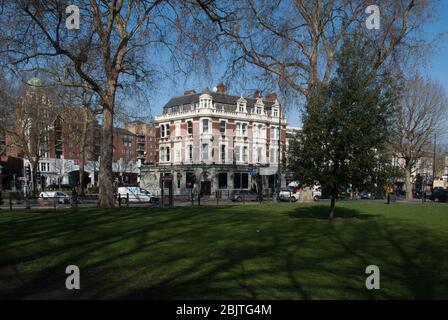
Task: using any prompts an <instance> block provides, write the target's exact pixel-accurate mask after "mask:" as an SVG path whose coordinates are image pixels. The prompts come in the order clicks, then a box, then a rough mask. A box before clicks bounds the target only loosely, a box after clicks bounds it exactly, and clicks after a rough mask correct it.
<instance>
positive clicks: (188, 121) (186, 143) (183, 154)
mask: <svg viewBox="0 0 448 320" xmlns="http://www.w3.org/2000/svg"><path fill="white" fill-rule="evenodd" d="M155 128H156V137H157V143H158V144H157V149H158V153H159V154H158V163H157V164H155V165H146V166H142V168H141V183H140V184H141V186H142V187H144V188H146V189H148V190H153V191H154V192H159V190H160V185H159V181H160V178H161V176H167V175H168V176H170V177H172V179H173V190H174V194H176V195H187V194H189V192H190V190H189V189H191V188H192V187H195V188H196V189H197V191H198V192H202V194H205V195H210V194H211V195H213V194H214V193H215V191H217V190H220V191H223V192H229V191H232V190H235V189H237V190H241V189H247V190H249V189H253V190H256V191H262V192H264V193H269V192H272V191H273V190H274V188H275V187H276V184H277V181H278V179H277V173H278V170H279V160H283V159H284V157H285V140H286V120H285V117H284V115H283V113H282V110H281V106H280V104H279V102H278V101H277V97H276V95H275V94H274V93H271V94H269V95H267V96H266V97H265V98H264V99H263V98H262V97H261V94H260V92H259V91H257V92H256V93H255V94H254V96H253V97H250V98H244V97H242V96H234V95H230V94H227V93H226V92H225V87H224V85H223V84H220V85H218V86H217V90H216V92H210V91H209V90H208V89H205V90H204V91H203V92H202V93H196V92H195V91H194V90H191V91H187V92H185V94H184V95H183V96H180V97H174V98H172V99H171V100H170V101H169V102H168V103H167V104H166V105H165V106H164V109H163V114H162V115H160V116H157V117H156V118H155ZM279 128H281V130H279ZM279 151H280V152H279ZM257 177H259V178H257ZM194 179H195V180H196V185H195V186H193V183H192V182H193V181H194ZM257 179H258V181H257ZM281 181H282V185H283V186H284V178H283V179H281ZM257 189H262V190H257Z"/></svg>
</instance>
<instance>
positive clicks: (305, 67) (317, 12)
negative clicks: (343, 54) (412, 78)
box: [191, 0, 431, 98]
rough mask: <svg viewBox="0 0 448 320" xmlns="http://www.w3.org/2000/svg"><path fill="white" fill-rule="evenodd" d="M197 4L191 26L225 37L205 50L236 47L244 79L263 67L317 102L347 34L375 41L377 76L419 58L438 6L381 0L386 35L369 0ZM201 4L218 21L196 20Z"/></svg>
mask: <svg viewBox="0 0 448 320" xmlns="http://www.w3.org/2000/svg"><path fill="white" fill-rule="evenodd" d="M192 3H193V4H194V5H193V6H192V7H193V8H192V9H191V12H192V17H193V18H192V22H191V23H192V24H193V25H196V30H201V31H202V30H204V29H205V30H207V31H208V32H204V33H206V34H207V33H209V34H211V35H212V36H211V37H213V36H215V35H217V34H218V36H219V38H220V39H224V40H222V41H220V42H217V41H213V40H214V38H211V37H209V38H207V39H208V40H202V44H201V45H204V42H205V41H208V45H209V47H213V46H215V49H216V50H215V51H220V50H219V49H220V48H219V46H222V45H224V46H225V47H227V48H229V49H230V52H231V53H232V59H231V60H230V64H231V67H233V68H234V69H235V71H237V72H238V73H237V75H238V76H241V74H242V72H241V70H242V67H244V66H246V65H248V64H249V65H252V66H256V67H257V68H259V69H260V70H262V72H263V75H264V77H266V78H269V79H274V80H276V81H277V82H279V84H280V87H288V88H289V89H292V90H293V91H295V92H297V93H299V94H300V95H302V96H303V97H305V98H308V97H310V95H311V94H312V92H313V90H314V88H315V87H316V84H317V83H319V82H329V80H330V79H331V77H332V75H333V73H334V67H335V66H334V64H335V61H334V60H335V55H336V53H337V51H338V50H339V48H340V46H341V45H342V44H343V42H344V40H345V38H346V36H347V35H352V34H353V33H361V34H362V35H363V37H364V38H366V39H369V40H371V41H372V42H373V43H375V44H376V58H375V60H374V61H372V64H371V70H372V72H375V70H377V69H378V68H380V67H381V66H382V65H383V64H384V63H387V62H389V61H391V60H394V59H397V58H398V57H400V58H401V57H403V54H404V53H406V52H407V53H408V52H409V50H410V49H412V50H413V53H414V54H415V52H416V50H417V49H418V45H419V44H421V43H422V37H421V35H420V33H419V30H421V28H422V26H423V25H424V22H426V21H427V20H428V19H429V18H430V17H431V6H430V3H431V1H426V0H397V1H388V0H383V1H377V2H376V4H377V5H378V7H379V9H380V12H379V13H380V29H379V30H369V29H367V27H366V21H367V18H368V17H369V15H370V13H366V9H367V8H368V7H369V5H371V4H372V3H371V1H367V0H316V1H303V0H286V1H280V0H273V1H272V0H244V1H238V2H235V1H225V0H224V1H205V0H194V1H192ZM195 6H196V7H199V8H200V9H201V10H202V12H203V13H205V16H206V17H208V20H209V21H211V22H213V24H211V25H210V23H207V22H206V20H205V19H203V17H201V15H200V14H199V13H196V15H195V14H194V13H195V10H194V7H195ZM198 25H200V27H198ZM213 28H214V30H215V32H213ZM209 30H210V31H209ZM218 36H216V37H218ZM195 39H196V38H195ZM405 49H407V50H405ZM398 53H400V55H398ZM395 61H396V60H395Z"/></svg>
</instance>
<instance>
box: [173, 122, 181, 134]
mask: <svg viewBox="0 0 448 320" xmlns="http://www.w3.org/2000/svg"><path fill="white" fill-rule="evenodd" d="M181 123H182V121H176V122H174V128H175V131H174V134H175V136H176V137H181V136H182V133H181V131H182V130H181Z"/></svg>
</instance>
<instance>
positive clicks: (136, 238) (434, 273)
mask: <svg viewBox="0 0 448 320" xmlns="http://www.w3.org/2000/svg"><path fill="white" fill-rule="evenodd" d="M278 208H280V207H278ZM248 209H250V210H248ZM257 210H258V211H257ZM278 210H279V211H278V212H269V211H266V210H265V211H263V208H261V207H260V208H259V209H257V207H256V206H254V207H253V208H252V207H247V206H246V207H244V206H241V207H238V206H236V207H231V208H230V207H207V208H205V207H203V208H202V207H201V208H184V209H175V210H164V211H160V212H153V213H152V214H151V215H148V213H147V212H145V211H138V210H136V211H132V212H127V213H125V212H122V213H116V214H115V215H113V216H111V212H107V211H106V212H104V213H92V212H89V213H83V212H80V213H76V214H73V215H66V216H64V217H63V218H60V219H59V221H58V222H55V221H54V219H53V217H47V218H45V219H30V220H29V221H28V223H27V222H26V221H25V220H23V221H20V223H19V224H14V223H11V224H9V225H8V224H7V225H8V226H9V227H10V228H15V230H13V229H10V230H8V231H7V232H5V233H2V234H0V241H1V243H2V244H5V246H4V247H2V249H1V255H0V272H2V269H3V270H6V271H8V270H9V271H8V272H6V273H5V274H4V275H5V276H8V277H11V278H13V279H12V281H11V282H10V284H9V286H8V287H4V288H0V296H2V297H3V298H7V299H30V298H37V299H47V298H50V299H104V298H113V299H117V298H118V299H335V298H336V299H400V298H411V299H412V298H417V299H432V298H447V297H448V276H447V275H446V272H445V271H446V268H447V266H448V261H447V260H446V257H447V256H448V252H447V248H446V246H445V245H444V244H445V243H446V242H447V235H446V234H441V233H438V232H432V230H429V229H425V228H423V227H418V226H416V225H415V224H408V223H405V222H403V221H399V220H394V219H385V218H384V217H380V216H377V215H372V214H367V213H363V212H361V211H360V210H354V209H350V208H343V207H340V208H338V207H337V211H336V217H338V219H340V221H353V222H356V223H341V224H337V223H334V224H324V223H319V222H322V221H326V220H327V218H328V216H327V214H328V207H327V206H322V205H317V206H303V207H291V206H285V207H282V208H281V209H278ZM3 226H4V225H3ZM3 226H2V227H3ZM75 226H78V228H75ZM24 244H26V245H25V246H24ZM70 264H77V265H79V267H80V269H81V288H82V290H80V291H78V292H76V291H68V290H66V289H65V277H66V276H67V275H66V274H65V268H66V266H67V265H70ZM371 264H374V265H378V266H379V268H380V270H381V281H382V282H381V290H379V291H369V290H367V289H366V288H365V284H364V281H365V278H366V277H367V275H366V274H365V268H366V267H367V266H368V265H371ZM30 266H31V267H33V270H34V271H32V272H29V271H26V270H27V269H29V268H30ZM2 276H3V275H2ZM0 282H1V281H0Z"/></svg>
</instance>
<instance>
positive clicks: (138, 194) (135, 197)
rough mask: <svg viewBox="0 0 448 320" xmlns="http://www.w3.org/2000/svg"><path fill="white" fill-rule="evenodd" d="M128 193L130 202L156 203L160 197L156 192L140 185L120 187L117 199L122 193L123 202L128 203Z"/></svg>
mask: <svg viewBox="0 0 448 320" xmlns="http://www.w3.org/2000/svg"><path fill="white" fill-rule="evenodd" d="M127 194H129V202H148V203H155V202H157V201H159V198H158V197H157V196H156V195H155V194H153V193H152V192H150V191H147V190H145V189H142V188H140V187H119V188H118V190H117V199H118V195H120V197H121V202H122V203H126V200H127Z"/></svg>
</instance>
